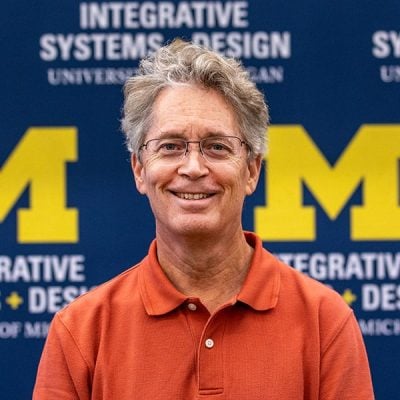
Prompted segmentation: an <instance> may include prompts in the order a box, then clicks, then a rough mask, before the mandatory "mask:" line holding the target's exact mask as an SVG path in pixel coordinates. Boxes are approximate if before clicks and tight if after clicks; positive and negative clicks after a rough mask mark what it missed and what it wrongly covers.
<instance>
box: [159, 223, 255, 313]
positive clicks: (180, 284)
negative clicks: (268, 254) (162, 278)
mask: <svg viewBox="0 0 400 400" xmlns="http://www.w3.org/2000/svg"><path fill="white" fill-rule="evenodd" d="M165 237H166V238H167V240H164V239H165ZM224 237H228V238H229V239H228V240H220V239H219V238H216V237H214V236H211V235H204V236H195V237H194V236H185V237H179V238H174V239H173V240H171V236H170V235H168V236H164V235H162V234H160V233H159V232H158V233H157V256H158V260H159V262H160V265H161V267H162V269H163V271H164V273H165V274H166V275H167V277H168V278H169V280H170V281H171V282H172V284H173V285H174V286H175V287H176V288H177V289H178V290H179V291H180V292H181V293H183V294H185V295H187V296H191V297H198V298H199V299H200V300H201V302H202V303H203V304H204V305H205V306H206V307H207V309H208V310H209V311H210V312H213V311H215V309H217V308H218V307H219V306H221V305H222V304H224V303H225V302H227V301H229V300H230V299H232V298H233V297H234V296H235V295H236V294H237V293H238V292H239V290H240V288H241V286H242V284H243V281H244V279H245V277H246V275H247V270H248V267H249V265H250V262H251V257H252V254H253V249H252V248H251V246H249V245H248V244H247V242H246V240H245V237H244V235H243V231H242V229H240V230H238V231H237V232H236V234H234V235H233V236H232V235H230V236H224ZM171 243H173V246H172V247H171Z"/></svg>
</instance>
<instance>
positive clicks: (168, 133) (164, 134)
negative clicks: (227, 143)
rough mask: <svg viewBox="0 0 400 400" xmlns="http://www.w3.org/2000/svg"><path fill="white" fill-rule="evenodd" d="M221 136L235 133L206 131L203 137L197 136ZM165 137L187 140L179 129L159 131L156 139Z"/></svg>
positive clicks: (205, 137) (234, 134)
mask: <svg viewBox="0 0 400 400" xmlns="http://www.w3.org/2000/svg"><path fill="white" fill-rule="evenodd" d="M221 136H222V137H224V136H236V133H234V132H233V133H229V132H227V133H223V132H220V131H216V132H207V134H206V135H204V137H201V138H199V140H202V139H207V138H210V137H221ZM166 138H169V139H184V140H188V138H187V136H186V134H185V133H183V132H180V131H175V130H169V131H165V132H162V131H160V136H159V137H158V138H157V139H166Z"/></svg>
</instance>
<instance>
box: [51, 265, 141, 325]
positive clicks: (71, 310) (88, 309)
mask: <svg viewBox="0 0 400 400" xmlns="http://www.w3.org/2000/svg"><path fill="white" fill-rule="evenodd" d="M142 263H143V261H142V262H140V263H138V264H136V265H134V266H132V267H131V268H129V269H127V270H125V271H124V272H122V273H120V274H119V275H117V276H115V277H114V278H112V279H110V280H109V281H107V282H104V283H102V284H100V285H99V286H97V287H95V288H93V289H92V290H90V291H88V292H87V293H84V294H83V295H81V296H79V297H78V298H76V299H75V300H73V301H72V302H71V303H69V304H68V305H67V306H65V307H64V308H63V309H62V310H60V311H59V312H58V313H57V314H56V316H57V317H58V319H59V320H60V321H62V322H63V323H64V324H65V325H73V324H74V322H76V321H79V323H80V324H82V323H83V322H84V321H86V322H88V321H92V320H98V319H99V318H102V319H103V318H104V317H106V316H107V315H109V313H110V310H111V307H113V308H115V309H118V307H121V306H126V304H127V303H129V304H130V305H131V306H134V304H135V302H137V301H138V300H139V297H140V293H139V292H140V290H139V274H140V270H141V266H142Z"/></svg>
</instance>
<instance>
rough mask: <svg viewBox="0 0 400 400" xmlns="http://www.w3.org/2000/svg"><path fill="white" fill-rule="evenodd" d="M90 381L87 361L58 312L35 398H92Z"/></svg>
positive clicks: (52, 326) (44, 352) (77, 399)
mask: <svg viewBox="0 0 400 400" xmlns="http://www.w3.org/2000/svg"><path fill="white" fill-rule="evenodd" d="M90 382H91V379H90V371H89V368H88V365H87V363H86V362H85V360H84V358H83V356H82V354H81V352H80V350H79V348H78V346H77V345H76V343H75V341H74V338H73V337H72V336H71V334H70V332H69V331H68V329H67V328H66V327H65V325H64V324H63V322H62V321H61V319H60V318H59V316H58V315H56V316H55V317H54V319H53V321H52V323H51V326H50V329H49V334H48V336H47V340H46V343H45V346H44V349H43V353H42V357H41V359H40V363H39V368H38V372H37V377H36V383H35V387H34V391H33V400H50V399H51V400H86V399H87V400H89V399H90V386H91V384H90Z"/></svg>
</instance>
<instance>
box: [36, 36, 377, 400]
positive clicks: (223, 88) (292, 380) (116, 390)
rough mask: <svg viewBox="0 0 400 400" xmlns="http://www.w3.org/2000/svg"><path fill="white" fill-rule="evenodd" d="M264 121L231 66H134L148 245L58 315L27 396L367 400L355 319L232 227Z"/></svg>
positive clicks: (183, 56)
mask: <svg viewBox="0 0 400 400" xmlns="http://www.w3.org/2000/svg"><path fill="white" fill-rule="evenodd" d="M267 123H268V112H267V107H266V105H265V102H264V99H263V96H262V94H261V93H260V92H259V91H258V90H257V89H256V87H255V85H254V84H253V83H252V82H251V81H250V80H249V77H248V76H247V74H246V72H245V71H244V70H243V68H242V67H241V66H240V64H238V63H237V62H236V61H234V60H231V59H226V58H223V57H221V56H219V55H217V54H216V53H214V52H212V51H209V50H206V49H204V48H201V47H198V46H196V45H193V44H190V43H186V42H183V41H180V40H177V41H174V42H173V43H171V44H170V45H168V46H166V47H163V48H161V49H160V50H159V51H157V52H156V54H154V55H153V56H151V57H149V58H147V59H145V60H143V61H142V63H141V70H140V73H139V74H138V75H137V76H135V77H132V78H131V79H129V80H128V81H127V83H126V85H125V105H124V118H123V129H124V131H125V133H126V137H127V144H128V148H129V150H130V151H131V153H132V169H133V173H134V177H135V182H136V187H137V189H138V191H139V192H140V193H141V194H144V195H146V196H147V197H148V199H149V202H150V206H151V208H152V211H153V214H154V216H155V221H156V240H155V241H154V242H153V243H152V245H151V247H150V250H149V254H148V256H147V257H145V258H144V259H143V261H142V262H140V263H139V264H138V265H137V266H135V268H131V269H129V270H127V271H126V272H124V273H123V274H121V275H119V276H117V277H116V278H114V279H113V280H111V281H109V282H107V283H105V284H104V285H102V286H100V287H98V288H96V289H95V290H93V291H92V292H90V293H88V294H86V295H83V296H81V297H80V298H79V299H77V300H76V301H74V302H73V303H71V304H70V305H69V306H67V307H66V308H65V309H63V310H62V311H61V312H59V313H58V314H57V315H56V316H55V318H54V321H53V323H52V326H51V329H50V332H49V336H48V339H47V342H46V346H45V349H44V352H43V355H42V359H41V363H40V367H39V371H38V377H37V382H36V386H35V391H34V399H40V400H46V399H60V400H62V399H80V400H86V399H96V400H98V399H116V400H125V399H151V400H153V399H183V400H187V399H216V400H221V399H229V400H233V399H237V400H244V399H251V400H253V399H254V400H255V399H270V400H278V399H279V400H283V399H284V400H290V399H293V400H294V399H296V400H297V399H308V400H314V399H321V400H328V399H336V400H344V399H352V400H354V399H360V400H361V399H363V400H364V399H365V400H366V399H373V392H372V385H371V380H370V374H369V368H368V361H367V358H366V353H365V349H364V345H363V342H362V338H361V335H360V332H359V329H358V326H357V322H356V320H355V318H354V316H353V313H352V311H351V309H350V308H348V307H347V305H346V304H345V303H344V302H343V301H342V299H341V298H340V296H339V295H337V294H336V293H335V292H333V291H331V290H330V289H328V288H326V287H325V286H323V285H322V284H320V283H318V282H315V281H313V280H311V279H310V278H308V277H305V276H303V275H301V274H300V273H298V272H297V271H295V270H294V269H292V268H290V267H288V266H286V265H284V264H283V263H281V262H280V261H278V260H277V259H275V258H274V257H273V256H272V255H271V254H270V253H268V252H267V251H266V250H264V249H263V248H262V243H261V241H260V239H259V238H257V237H256V236H255V235H254V234H252V233H249V232H243V230H242V225H241V213H242V207H243V202H244V199H245V197H246V196H248V195H250V194H252V193H253V192H254V190H255V188H256V185H257V181H258V178H259V174H260V169H261V160H262V158H263V154H264V152H265V147H266V146H265V133H266V128H267Z"/></svg>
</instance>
